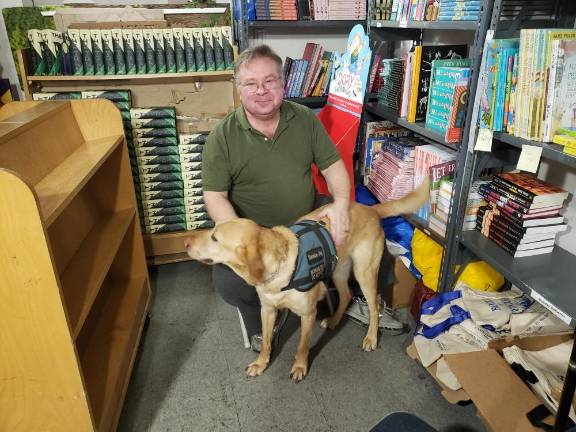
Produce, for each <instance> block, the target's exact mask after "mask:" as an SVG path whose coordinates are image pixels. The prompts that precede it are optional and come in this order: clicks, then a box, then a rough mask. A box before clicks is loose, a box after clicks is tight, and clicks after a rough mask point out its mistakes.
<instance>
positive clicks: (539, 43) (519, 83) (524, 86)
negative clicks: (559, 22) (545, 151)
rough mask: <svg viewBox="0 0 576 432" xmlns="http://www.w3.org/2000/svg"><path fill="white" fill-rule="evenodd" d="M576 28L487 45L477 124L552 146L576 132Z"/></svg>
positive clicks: (525, 33)
mask: <svg viewBox="0 0 576 432" xmlns="http://www.w3.org/2000/svg"><path fill="white" fill-rule="evenodd" d="M575 61H576V29H525V30H521V31H520V38H519V39H504V40H494V41H491V42H487V46H486V58H485V59H484V69H483V70H482V72H481V76H480V88H479V90H480V91H481V92H482V99H481V104H480V109H479V113H478V123H479V126H480V127H482V128H488V129H492V130H495V131H505V132H507V133H509V134H511V135H515V136H517V137H520V138H524V139H528V140H533V141H540V142H552V141H553V140H554V136H555V135H556V134H557V131H558V129H563V128H576V117H575V116H574V115H573V112H574V110H575V109H576V80H574V79H573V76H572V70H573V68H574V66H573V65H574V63H575Z"/></svg>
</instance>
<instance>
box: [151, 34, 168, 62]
mask: <svg viewBox="0 0 576 432" xmlns="http://www.w3.org/2000/svg"><path fill="white" fill-rule="evenodd" d="M153 32H154V46H155V49H156V72H157V73H166V53H165V52H164V51H165V47H164V31H163V29H154V30H153Z"/></svg>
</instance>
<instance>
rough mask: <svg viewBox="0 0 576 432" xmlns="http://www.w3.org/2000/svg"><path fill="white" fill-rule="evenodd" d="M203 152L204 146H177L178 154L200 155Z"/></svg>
mask: <svg viewBox="0 0 576 432" xmlns="http://www.w3.org/2000/svg"><path fill="white" fill-rule="evenodd" d="M203 151H204V144H182V141H180V144H178V152H180V154H190V153H192V154H193V153H202V152H203Z"/></svg>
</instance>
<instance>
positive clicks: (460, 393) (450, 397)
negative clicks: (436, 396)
mask: <svg viewBox="0 0 576 432" xmlns="http://www.w3.org/2000/svg"><path fill="white" fill-rule="evenodd" d="M406 353H407V354H408V356H409V357H410V358H411V359H413V360H416V361H417V362H418V363H420V364H422V362H421V361H420V358H419V357H418V351H417V350H416V346H414V343H411V344H410V345H409V346H408V347H407V348H406ZM426 370H427V371H428V373H429V374H430V375H431V376H432V377H433V378H434V379H435V380H436V382H437V383H438V385H439V386H440V387H441V388H442V391H441V393H442V396H444V399H446V400H447V401H448V402H450V403H451V404H457V403H458V402H466V401H469V400H470V396H469V395H468V393H466V391H465V390H464V389H460V390H451V389H449V388H448V387H446V385H445V384H444V383H443V382H441V381H439V380H438V379H437V378H436V363H433V364H431V365H430V366H428V367H427V368H426Z"/></svg>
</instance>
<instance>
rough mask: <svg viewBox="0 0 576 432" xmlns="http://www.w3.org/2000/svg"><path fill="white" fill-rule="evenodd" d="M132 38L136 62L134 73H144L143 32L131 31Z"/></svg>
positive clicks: (140, 30) (138, 30) (139, 30)
mask: <svg viewBox="0 0 576 432" xmlns="http://www.w3.org/2000/svg"><path fill="white" fill-rule="evenodd" d="M132 36H133V38H134V58H135V60H136V73H137V74H145V73H146V55H145V51H144V32H143V31H142V29H134V30H132Z"/></svg>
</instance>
